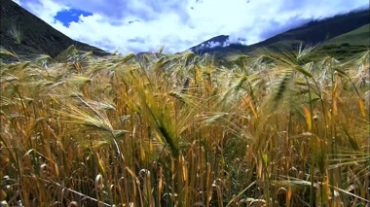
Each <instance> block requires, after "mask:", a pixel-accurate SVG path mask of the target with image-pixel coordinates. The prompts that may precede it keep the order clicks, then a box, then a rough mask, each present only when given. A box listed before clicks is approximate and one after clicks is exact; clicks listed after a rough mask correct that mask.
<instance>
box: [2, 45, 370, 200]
mask: <svg viewBox="0 0 370 207" xmlns="http://www.w3.org/2000/svg"><path fill="white" fill-rule="evenodd" d="M71 51H73V50H71ZM65 55H66V59H65V60H64V62H63V63H46V62H45V60H43V61H40V60H35V61H31V62H18V63H15V64H4V63H1V71H0V74H1V75H0V77H1V79H0V82H1V85H0V89H1V93H0V94H1V102H0V113H1V115H0V119H1V131H0V163H1V164H0V169H1V170H0V176H1V178H2V182H1V183H0V189H1V200H2V201H1V202H2V205H4V206H7V205H9V206H68V205H69V206H365V205H366V203H367V202H369V197H370V196H369V189H368V186H369V178H370V174H369V172H370V169H369V168H370V151H369V150H370V146H369V103H368V101H369V96H370V85H369V81H370V80H369V76H368V75H369V67H370V65H369V51H367V52H365V53H363V54H362V56H361V57H360V58H358V59H355V60H352V61H350V62H345V63H342V62H340V61H338V60H336V59H334V58H332V57H329V56H328V57H322V59H320V60H317V61H315V62H307V61H302V59H305V56H306V55H309V53H307V51H305V50H303V51H300V52H299V53H298V54H296V55H292V54H285V53H282V54H279V55H277V54H276V53H265V54H263V55H262V56H259V57H256V58H254V59H245V58H239V59H236V60H235V61H234V62H232V61H231V62H230V63H229V67H228V68H225V67H222V66H217V65H215V64H213V60H212V58H209V56H205V57H203V58H200V57H197V56H195V55H194V54H192V53H187V54H183V55H174V56H166V55H163V56H161V57H157V56H155V55H153V56H150V55H143V57H142V58H137V57H136V56H135V55H128V56H126V57H120V56H111V57H107V58H100V59H98V58H94V57H90V56H89V54H84V55H81V54H80V53H76V52H74V53H72V54H70V55H69V54H65ZM46 61H47V60H46Z"/></svg>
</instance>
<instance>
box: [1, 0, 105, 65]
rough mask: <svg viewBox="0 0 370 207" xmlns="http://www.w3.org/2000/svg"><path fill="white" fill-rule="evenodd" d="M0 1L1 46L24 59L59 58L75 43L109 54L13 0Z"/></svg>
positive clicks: (95, 52)
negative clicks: (76, 38) (58, 56)
mask: <svg viewBox="0 0 370 207" xmlns="http://www.w3.org/2000/svg"><path fill="white" fill-rule="evenodd" d="M0 3H1V7H0V12H1V27H0V39H1V47H3V48H5V49H6V50H8V51H10V52H12V53H15V54H16V55H18V56H19V57H21V58H22V59H29V58H33V57H35V56H37V55H40V54H47V55H50V56H51V57H56V56H57V55H58V54H59V53H60V52H62V51H64V50H65V49H67V48H68V47H69V46H71V45H75V46H76V47H77V48H78V49H80V50H82V51H91V52H93V54H95V55H98V56H102V55H107V54H108V53H107V52H105V51H103V50H101V49H98V48H95V47H92V46H90V45H87V44H84V43H81V42H78V41H75V40H72V39H71V38H69V37H67V36H65V35H64V34H62V33H61V32H59V31H57V30H55V29H54V28H52V27H51V26H50V25H48V24H47V23H45V22H44V21H42V20H41V19H39V18H38V17H36V16H34V15H33V14H31V13H30V12H28V11H27V10H25V9H23V8H22V7H20V6H19V5H18V4H16V3H14V2H13V1H11V0H0Z"/></svg>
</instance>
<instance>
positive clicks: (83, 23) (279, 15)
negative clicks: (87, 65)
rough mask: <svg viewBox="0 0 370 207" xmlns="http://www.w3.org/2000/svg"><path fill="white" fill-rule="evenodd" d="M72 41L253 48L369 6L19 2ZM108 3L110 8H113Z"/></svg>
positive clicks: (350, 1)
mask: <svg viewBox="0 0 370 207" xmlns="http://www.w3.org/2000/svg"><path fill="white" fill-rule="evenodd" d="M14 1H15V2H17V3H18V4H19V5H21V6H22V7H24V8H26V9H27V10H28V11H30V12H31V13H33V14H35V15H36V16H38V17H39V18H41V19H43V20H44V21H45V22H47V23H48V24H50V25H52V26H53V27H54V28H56V29H58V30H59V31H61V32H62V33H64V34H66V35H67V36H69V37H71V38H72V39H75V40H78V41H81V42H84V43H88V44H90V45H93V46H96V47H99V48H102V49H105V50H107V51H111V52H113V51H118V52H120V53H122V54H125V53H128V52H135V53H136V52H143V51H158V50H159V49H160V48H161V47H162V46H163V47H164V51H165V52H168V53H174V52H181V51H184V50H186V49H188V48H190V47H192V46H194V45H197V44H199V43H201V42H203V41H205V40H207V39H210V38H212V37H214V36H218V35H230V42H237V41H238V39H239V40H240V39H243V40H245V41H243V42H242V43H243V44H253V43H257V42H259V41H262V40H264V39H266V38H269V37H272V36H274V35H276V34H278V33H280V32H283V31H285V30H288V29H290V28H293V27H296V26H299V25H301V24H303V23H305V22H308V21H309V20H312V19H322V18H326V17H330V16H333V15H336V14H340V13H346V12H349V11H352V10H356V9H360V8H362V9H365V8H369V1H368V0H110V1H103V0H89V1H86V0H14ZM108 2H109V3H108Z"/></svg>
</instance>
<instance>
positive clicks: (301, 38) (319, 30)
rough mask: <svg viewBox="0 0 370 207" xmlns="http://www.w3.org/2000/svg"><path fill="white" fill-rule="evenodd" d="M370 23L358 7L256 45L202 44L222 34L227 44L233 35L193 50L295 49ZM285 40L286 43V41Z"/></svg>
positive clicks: (369, 16) (221, 52) (368, 15)
mask: <svg viewBox="0 0 370 207" xmlns="http://www.w3.org/2000/svg"><path fill="white" fill-rule="evenodd" d="M368 23H370V11H369V10H357V11H352V12H349V13H347V14H339V15H335V16H333V17H330V18H326V19H323V20H314V21H311V22H308V23H306V24H304V25H301V26H298V27H296V28H293V29H290V30H288V31H286V32H282V33H280V34H277V35H275V36H273V37H271V38H268V39H266V40H263V41H261V42H258V43H255V44H252V45H242V44H235V43H234V44H229V45H228V46H226V47H221V46H218V47H208V48H207V47H201V46H202V45H204V44H207V42H209V41H212V40H218V39H220V37H221V36H222V37H223V39H224V41H223V42H219V43H217V44H218V45H224V42H225V41H228V40H227V39H228V37H229V36H228V35H221V36H216V37H213V38H211V39H209V40H206V41H204V42H202V43H200V44H198V45H196V46H193V47H191V48H190V49H189V50H190V51H193V52H194V53H197V54H199V55H203V54H205V53H209V54H215V55H218V56H222V55H225V54H228V53H242V54H246V53H249V52H253V51H255V50H257V49H260V48H268V49H273V50H277V49H279V50H281V49H282V48H281V47H282V46H283V47H284V46H285V48H284V49H288V50H294V49H297V48H298V46H299V44H301V43H304V44H310V45H316V44H319V43H324V42H326V41H328V40H330V39H332V38H335V37H337V36H340V35H342V34H345V33H348V32H350V31H352V30H355V29H357V28H358V27H361V26H363V25H366V24H368ZM369 33H370V32H369ZM284 41H285V42H286V44H283V43H284ZM279 43H281V44H279ZM369 44H370V43H369Z"/></svg>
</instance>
